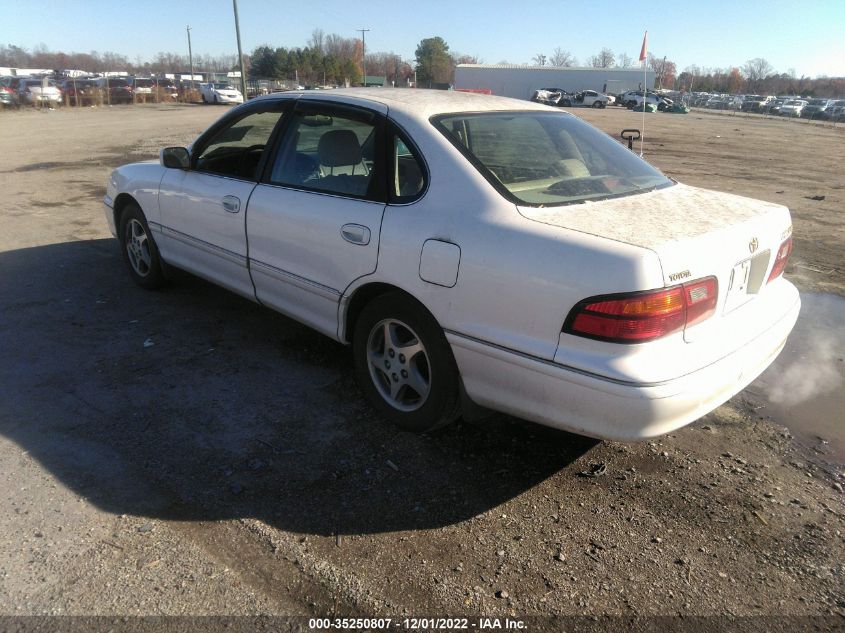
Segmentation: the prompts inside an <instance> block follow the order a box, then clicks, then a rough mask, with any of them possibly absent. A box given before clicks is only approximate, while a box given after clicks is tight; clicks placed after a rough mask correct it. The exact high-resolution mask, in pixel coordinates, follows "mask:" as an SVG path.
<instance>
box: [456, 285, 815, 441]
mask: <svg viewBox="0 0 845 633" xmlns="http://www.w3.org/2000/svg"><path fill="white" fill-rule="evenodd" d="M790 288H791V291H790V292H789V295H790V297H791V299H792V301H791V302H790V303H788V305H789V307H788V309H787V310H786V311H785V312H784V313H783V314H782V316H781V317H780V318H779V319H777V320H776V321H775V322H774V323H772V324H771V325H770V326H769V328H768V329H766V330H765V331H763V332H761V333H760V334H759V335H758V336H757V337H756V338H754V339H753V340H752V341H749V342H748V343H747V344H746V345H744V346H743V347H741V348H740V349H737V350H735V351H734V352H732V353H731V354H729V355H727V356H725V357H723V358H721V359H720V360H718V361H716V362H714V363H712V364H710V365H708V366H707V367H704V368H702V369H699V370H698V371H695V372H692V373H690V374H687V375H684V376H679V377H677V378H675V379H672V380H667V381H663V382H660V383H656V384H635V383H628V382H622V381H613V380H610V379H607V378H605V377H602V376H597V375H595V374H590V373H588V372H582V371H579V370H575V369H572V368H568V367H565V366H562V365H559V364H557V363H554V362H552V361H545V360H542V359H538V358H534V357H530V356H526V355H523V354H519V353H517V352H514V351H512V350H507V349H504V348H501V347H498V346H493V345H490V344H488V343H485V342H483V341H479V340H477V339H472V338H468V337H465V336H462V335H460V334H458V333H455V332H447V339H448V340H449V343H450V344H451V346H452V350H453V352H454V355H455V360H456V361H457V364H458V367H459V369H460V371H461V376H462V378H463V382H464V387H465V388H466V391H467V394H468V395H469V396H470V398H472V400H473V401H475V402H476V403H478V404H479V405H482V406H485V407H488V408H491V409H494V410H497V411H502V412H504V413H508V414H511V415H514V416H517V417H520V418H524V419H526V420H530V421H532V422H537V423H540V424H544V425H547V426H552V427H555V428H559V429H563V430H566V431H572V432H574V433H579V434H581V435H588V436H591V437H597V438H601V439H608V440H618V441H634V440H644V439H648V438H652V437H656V436H659V435H664V434H666V433H669V432H671V431H673V430H675V429H678V428H680V427H682V426H685V425H687V424H689V423H690V422H693V421H695V420H697V419H698V418H700V417H702V416H704V415H706V414H707V413H709V412H710V411H712V410H713V409H715V408H716V407H718V406H719V405H721V404H723V403H724V402H726V401H727V400H728V399H730V398H731V397H732V396H734V395H735V394H736V393H738V392H739V391H741V390H742V389H744V388H745V387H746V386H747V385H748V384H749V383H751V382H752V381H753V380H754V379H755V378H757V376H759V375H760V374H761V373H762V372H763V371H764V370H765V369H766V368H767V367H768V366H769V365H770V364H771V363H772V361H773V360H774V359H775V358H776V357H777V355H778V354H779V353H780V352H781V350H782V349H783V346H784V345H785V343H786V338H787V336H788V335H789V333H790V332H791V331H792V328H793V326H794V325H795V322H796V320H797V318H798V312H799V310H800V307H801V302H800V299H799V297H798V292H797V290H795V289H794V287H793V286H791V284H790Z"/></svg>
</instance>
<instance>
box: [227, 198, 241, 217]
mask: <svg viewBox="0 0 845 633" xmlns="http://www.w3.org/2000/svg"><path fill="white" fill-rule="evenodd" d="M223 208H224V209H226V211H228V212H229V213H237V212H238V211H240V210H241V201H240V199H238V198H236V197H235V196H224V198H223Z"/></svg>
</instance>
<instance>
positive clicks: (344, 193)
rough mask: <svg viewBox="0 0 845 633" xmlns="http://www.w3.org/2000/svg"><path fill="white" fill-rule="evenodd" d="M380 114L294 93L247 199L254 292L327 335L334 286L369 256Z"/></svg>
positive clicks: (365, 266) (373, 249) (370, 268)
mask: <svg viewBox="0 0 845 633" xmlns="http://www.w3.org/2000/svg"><path fill="white" fill-rule="evenodd" d="M385 113H386V109H384V111H383V112H377V111H373V110H368V109H362V108H357V107H351V106H347V105H340V104H328V103H319V102H308V101H299V102H298V103H297V105H296V109H295V111H294V113H293V114H292V116H291V120H290V124H289V125H288V126H287V127H286V132H285V137H284V139H283V141H282V142H281V144H280V147H279V149H278V151H277V153H276V155H275V156H274V157H273V159H272V161H271V162H270V163H269V164H268V165H267V169H266V176H265V178H264V180H263V182H262V184H260V185H258V187H257V188H256V190H255V192H254V193H253V195H252V198H251V199H250V203H249V216H248V217H249V221H248V223H247V238H248V240H249V263H250V271H251V274H252V280H253V282H254V285H255V292H256V296H257V298H258V300H259V301H261V302H262V303H264V304H266V305H268V306H271V307H273V308H275V309H276V310H279V311H280V312H283V313H285V314H287V315H289V316H291V317H293V318H295V319H298V320H300V321H302V322H304V323H306V324H308V325H310V326H312V327H314V328H315V329H317V330H319V331H320V332H323V333H324V334H327V335H328V336H331V337H333V338H336V337H337V336H338V331H337V329H338V328H337V326H338V321H337V318H338V307H339V301H340V297H341V295H342V293H343V291H344V290H345V289H346V288H347V287H348V286H349V285H350V284H351V283H352V282H353V281H354V280H355V279H358V278H359V277H362V276H364V275H368V274H370V273H372V272H374V271H375V269H376V264H377V262H378V246H379V234H380V230H381V220H382V215H383V213H384V208H385V176H384V173H385V171H384V170H385V165H384V163H385V158H384V155H385V151H384V141H383V138H382V137H383V135H384V131H383V130H384V118H383V114H385Z"/></svg>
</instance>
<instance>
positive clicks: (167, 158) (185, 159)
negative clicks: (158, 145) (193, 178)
mask: <svg viewBox="0 0 845 633" xmlns="http://www.w3.org/2000/svg"><path fill="white" fill-rule="evenodd" d="M159 161H161V164H162V165H163V166H164V167H169V168H171V169H185V170H187V169H190V168H191V155H190V154H189V153H188V150H187V149H185V148H184V147H165V148H164V149H162V150H161V151H160V152H159Z"/></svg>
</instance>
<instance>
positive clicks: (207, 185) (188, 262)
mask: <svg viewBox="0 0 845 633" xmlns="http://www.w3.org/2000/svg"><path fill="white" fill-rule="evenodd" d="M253 189H255V183H254V182H247V181H243V180H237V179H234V178H226V177H224V176H218V175H215V174H204V173H200V172H193V171H183V170H181V169H166V170H165V174H164V177H163V178H162V180H161V189H160V194H159V208H160V210H161V216H160V217H161V220H160V222H158V223H152V224H150V229H151V230H152V231H153V233H154V234H155V238H156V241H157V243H158V245H159V250H160V251H161V254H162V257H163V258H164V259H165V261H168V262H170V263H172V264H173V265H174V266H177V267H179V268H184V269H185V270H188V271H190V272H192V273H194V274H196V275H199V276H200V277H203V278H205V279H209V280H210V281H214V282H215V283H219V284H220V285H221V286H223V287H225V288H227V289H229V290H232V291H233V292H236V293H238V294H240V295H243V296H245V297H249V298H251V299H254V298H255V292H254V290H253V287H252V280H251V279H250V275H249V270H248V268H247V246H246V227H245V218H246V205H247V202H248V201H249V197H250V195H251V194H252V191H253ZM226 204H229V205H230V208H233V207H231V205H232V204H234V205H235V206H236V207H237V209H238V210H237V211H231V210H228V209H227V208H226V206H225V205H226Z"/></svg>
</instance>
